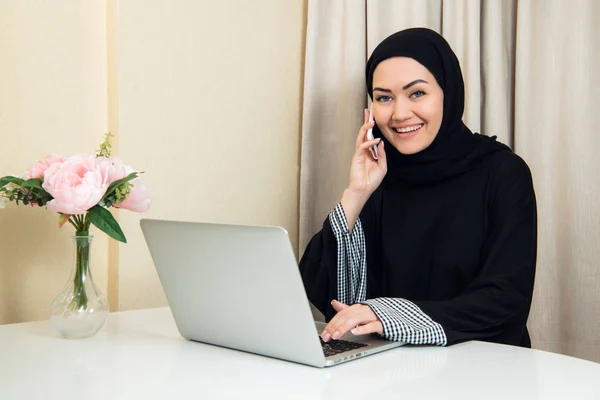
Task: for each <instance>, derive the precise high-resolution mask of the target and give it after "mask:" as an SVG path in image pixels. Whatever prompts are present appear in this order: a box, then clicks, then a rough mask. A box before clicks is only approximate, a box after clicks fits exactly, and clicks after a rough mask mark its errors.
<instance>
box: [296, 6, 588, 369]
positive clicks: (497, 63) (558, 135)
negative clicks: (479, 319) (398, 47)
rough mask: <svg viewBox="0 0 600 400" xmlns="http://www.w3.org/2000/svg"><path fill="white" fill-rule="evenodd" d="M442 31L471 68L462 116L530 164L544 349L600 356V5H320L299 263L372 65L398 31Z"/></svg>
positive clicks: (307, 105)
mask: <svg viewBox="0 0 600 400" xmlns="http://www.w3.org/2000/svg"><path fill="white" fill-rule="evenodd" d="M413 26H426V27H429V28H431V29H434V30H436V31H438V32H440V33H441V34H442V35H444V37H446V39H447V40H448V41H449V42H450V44H451V46H452V47H453V49H454V50H455V52H456V54H457V56H458V58H459V59H460V61H461V66H462V69H463V74H464V77H465V84H466V105H467V106H466V109H465V114H464V120H465V122H466V123H467V125H468V126H469V127H470V128H471V129H472V130H473V131H477V132H482V133H485V134H487V135H490V136H491V135H497V136H498V139H499V140H500V141H502V142H504V143H506V144H508V145H510V146H511V147H512V148H513V150H514V151H515V152H516V153H517V154H519V155H520V156H521V157H523V158H524V159H525V160H526V161H527V163H528V164H529V166H530V168H531V170H532V173H533V176H534V184H535V189H536V192H537V196H538V212H539V237H538V241H539V244H538V270H537V271H538V272H537V279H536V287H535V293H534V303H533V306H532V312H531V317H530V319H529V327H530V330H531V334H532V340H533V346H534V348H537V349H543V350H549V351H554V352H558V353H563V354H568V355H573V356H576V357H581V358H586V359H590V360H595V361H600V250H598V246H597V244H598V243H600V230H599V229H598V227H599V215H600V213H599V212H598V210H597V206H598V204H599V202H598V200H600V181H599V176H600V174H599V173H600V161H599V160H598V158H597V157H595V154H596V152H597V151H599V150H600V133H599V129H598V127H600V112H598V111H597V109H598V107H599V106H600V55H599V54H600V2H597V1H595V0H569V1H567V0H562V1H561V0H553V1H550V0H452V1H450V0H446V1H442V0H430V1H413V0H367V1H364V0H351V1H348V0H328V1H319V0H309V2H308V26H307V38H306V68H305V79H304V114H303V128H302V165H301V183H300V184H301V187H300V235H299V238H300V243H299V245H300V249H299V251H300V254H302V252H303V251H304V249H305V247H306V244H307V243H308V241H309V240H310V238H311V237H312V236H313V235H314V233H316V232H317V231H318V230H319V229H320V227H321V225H322V223H323V220H324V219H325V218H326V216H327V214H328V213H329V212H330V210H331V209H332V208H333V207H334V206H335V204H336V203H337V202H338V201H339V199H340V198H341V195H342V192H343V190H344V188H345V187H346V186H347V184H348V173H349V165H350V159H351V157H352V153H353V149H354V146H353V144H354V139H355V135H356V133H357V131H358V128H359V126H360V124H361V123H362V109H363V108H364V107H365V106H366V105H367V95H366V93H364V91H365V86H364V65H365V62H366V60H367V58H368V56H369V54H370V53H371V52H372V50H373V49H374V47H375V46H376V45H377V44H378V43H379V42H380V41H381V40H382V39H384V38H385V37H386V36H388V35H389V34H391V33H393V32H396V31H398V30H401V29H404V28H409V27H413Z"/></svg>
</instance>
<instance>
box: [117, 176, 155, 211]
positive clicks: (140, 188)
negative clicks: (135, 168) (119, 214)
mask: <svg viewBox="0 0 600 400" xmlns="http://www.w3.org/2000/svg"><path fill="white" fill-rule="evenodd" d="M130 183H131V184H133V187H132V188H131V193H129V196H127V198H126V199H125V200H123V201H122V202H120V203H118V204H115V205H114V206H115V207H117V208H124V209H125V210H129V211H135V212H139V213H141V212H145V211H148V209H149V208H150V203H151V201H150V191H149V190H148V188H147V187H146V185H144V184H143V183H142V182H141V181H140V179H139V178H136V179H134V180H132V181H130Z"/></svg>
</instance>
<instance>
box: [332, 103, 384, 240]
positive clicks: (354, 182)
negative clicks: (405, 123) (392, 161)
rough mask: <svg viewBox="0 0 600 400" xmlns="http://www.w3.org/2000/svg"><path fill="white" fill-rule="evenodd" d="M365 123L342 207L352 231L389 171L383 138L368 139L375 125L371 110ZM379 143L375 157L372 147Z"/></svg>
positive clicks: (359, 133) (357, 144)
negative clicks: (366, 204)
mask: <svg viewBox="0 0 600 400" xmlns="http://www.w3.org/2000/svg"><path fill="white" fill-rule="evenodd" d="M364 116H365V118H364V124H363V126H361V127H360V130H359V131H358V136H357V137H356V148H355V151H354V156H353V157H352V165H351V167H350V184H349V185H348V188H347V189H346V190H345V191H344V195H343V196H342V201H341V203H342V207H343V208H344V212H345V214H346V219H347V220H348V229H349V230H350V231H351V230H352V228H353V227H354V223H355V222H356V219H357V218H358V215H359V214H360V211H361V210H362V208H363V206H364V205H365V203H366V201H367V200H368V199H369V197H370V196H371V194H372V193H373V192H374V191H375V189H377V188H378V187H379V185H380V184H381V181H383V178H384V177H385V174H386V173H387V159H386V155H385V150H384V148H383V141H382V140H381V139H379V138H378V139H374V140H367V131H368V130H369V128H372V127H373V126H375V122H369V110H365V113H364ZM373 145H377V152H378V157H377V158H378V159H377V160H375V158H373V154H372V153H371V150H370V147H371V146H373Z"/></svg>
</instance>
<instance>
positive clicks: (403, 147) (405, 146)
mask: <svg viewBox="0 0 600 400" xmlns="http://www.w3.org/2000/svg"><path fill="white" fill-rule="evenodd" d="M392 144H393V145H394V148H395V149H396V150H398V151H399V152H400V153H402V154H404V155H406V156H410V155H412V154H417V153H419V152H421V151H423V150H425V149H426V148H427V147H428V146H426V145H423V144H419V143H414V144H413V143H401V144H398V143H392Z"/></svg>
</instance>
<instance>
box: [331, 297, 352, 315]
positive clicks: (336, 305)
mask: <svg viewBox="0 0 600 400" xmlns="http://www.w3.org/2000/svg"><path fill="white" fill-rule="evenodd" d="M331 306H332V307H333V309H334V310H335V311H338V312H339V311H342V310H343V309H345V308H348V307H350V306H349V305H348V304H344V303H341V302H339V301H337V300H335V299H333V300H331Z"/></svg>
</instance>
